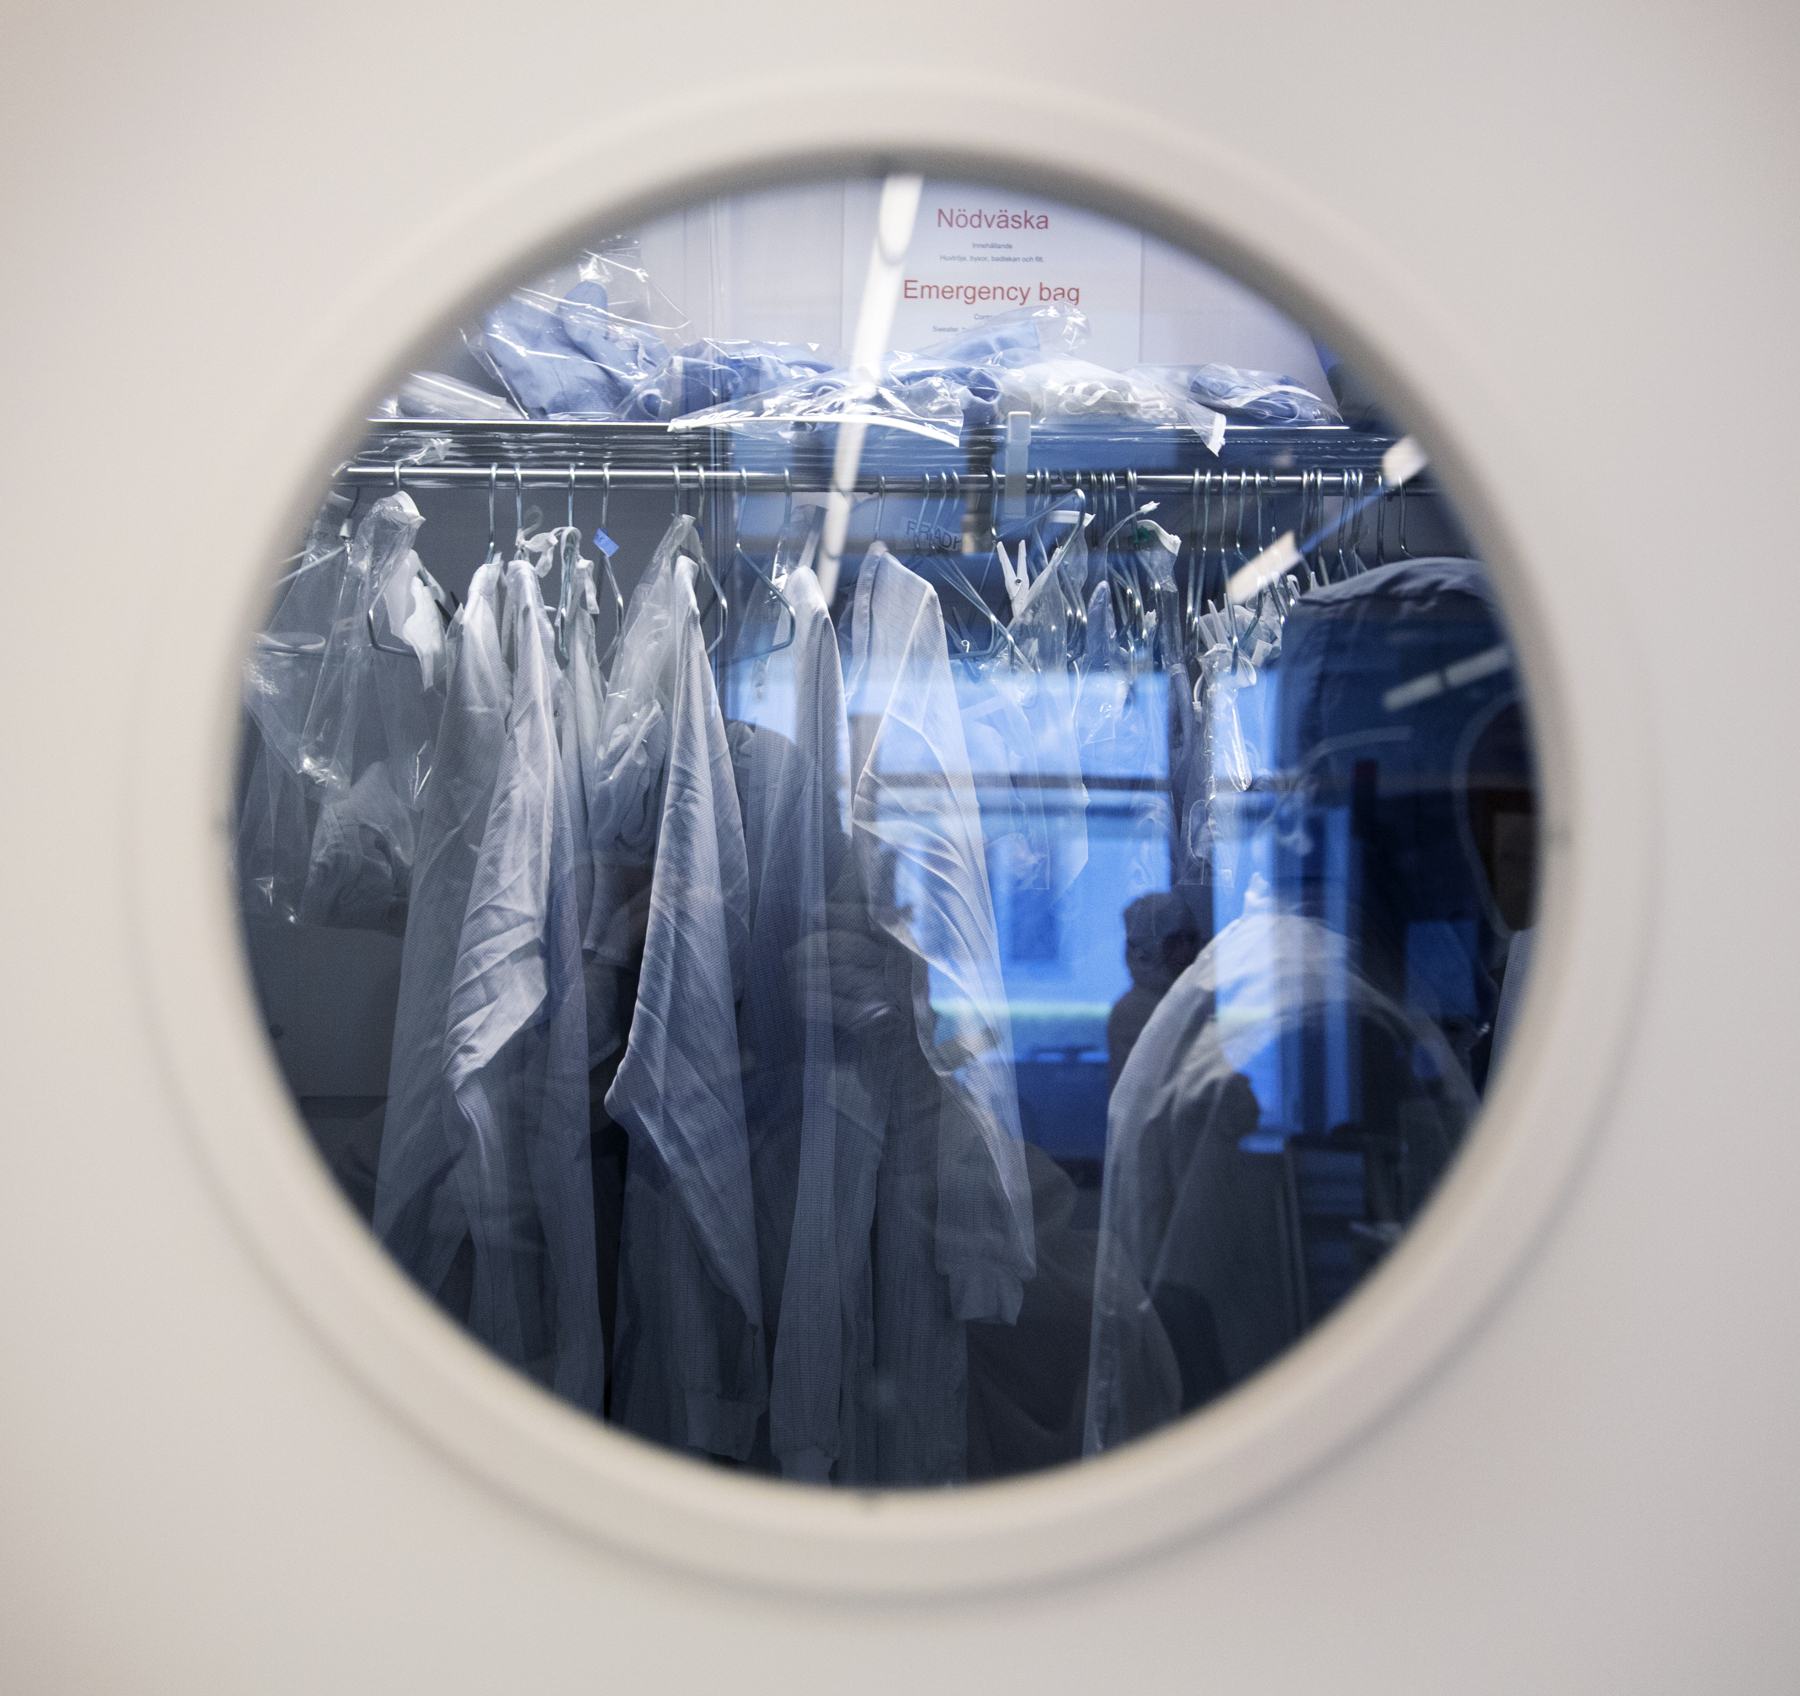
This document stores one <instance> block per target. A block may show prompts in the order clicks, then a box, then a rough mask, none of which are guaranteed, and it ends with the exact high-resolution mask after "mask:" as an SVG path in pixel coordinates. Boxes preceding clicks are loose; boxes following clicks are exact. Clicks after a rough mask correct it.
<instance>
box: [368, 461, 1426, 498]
mask: <svg viewBox="0 0 1800 1696" xmlns="http://www.w3.org/2000/svg"><path fill="white" fill-rule="evenodd" d="M1023 477H1024V483H1025V488H1024V492H1025V494H1026V495H1028V496H1034V497H1044V496H1054V495H1062V494H1072V493H1074V492H1076V491H1077V490H1079V491H1080V492H1082V493H1083V494H1104V495H1115V494H1117V495H1126V496H1130V495H1131V494H1133V493H1140V494H1146V495H1170V496H1173V495H1199V496H1202V497H1204V496H1206V495H1208V494H1211V495H1214V496H1218V495H1230V496H1232V497H1234V498H1235V497H1236V496H1237V495H1239V494H1245V495H1250V496H1255V495H1258V494H1262V495H1276V494H1295V495H1297V494H1327V495H1356V494H1358V493H1365V492H1366V493H1374V492H1376V491H1377V489H1379V488H1381V487H1382V486H1383V485H1382V480H1381V473H1380V470H1379V469H1378V468H1377V469H1374V470H1358V469H1343V470H1337V471H1331V470H1318V471H1256V470H1254V469H1245V470H1242V471H1232V470H1218V471H1174V472H1161V471H1145V472H1137V471H1130V470H1127V471H1068V470H1038V471H1027V472H1025V473H1023ZM332 480H333V481H334V482H337V483H344V484H349V485H353V486H357V487H362V488H373V487H383V488H389V489H458V488H489V487H492V488H495V489H497V490H498V491H499V492H500V493H502V494H504V493H506V492H507V491H509V490H511V489H513V488H515V487H519V488H531V489H567V488H570V487H574V488H579V489H607V490H611V491H614V492H622V491H624V490H628V489H630V490H642V489H666V490H668V491H669V492H670V493H672V494H674V493H679V492H681V491H683V490H692V491H694V492H695V493H696V494H701V493H706V494H726V495H781V494H796V495H798V494H824V493H826V492H828V491H829V490H830V489H831V487H832V483H831V479H830V476H829V474H827V475H825V476H822V477H821V476H815V475H803V476H795V475H793V474H792V473H791V472H785V471H751V470H748V469H730V468H726V469H719V470H714V469H710V468H708V467H706V466H703V465H696V466H680V465H675V466H618V467H613V466H611V465H581V464H579V463H577V462H574V461H571V462H570V463H569V464H567V465H565V466H562V467H560V468H558V467H554V466H547V465H541V464H539V465H531V466H524V465H520V464H518V463H517V462H510V461H495V462H494V464H493V465H491V466H488V465H483V466H473V465H430V464H419V463H411V464H409V463H405V462H403V461H400V460H394V461H390V462H387V463H381V462H377V461H370V460H351V461H349V462H347V463H346V464H344V465H341V466H339V467H338V469H337V470H336V471H335V472H334V473H333V475H332ZM1006 482H1007V479H1006V475H1005V473H1003V472H1001V471H998V470H988V471H986V472H959V471H938V472H925V473H921V474H916V475H913V476H910V477H886V476H878V475H872V476H863V477H858V478H857V480H856V493H857V494H859V495H870V496H878V495H882V494H888V495H893V496H895V497H906V496H921V497H929V498H933V499H937V498H949V499H953V500H954V499H956V498H958V497H960V496H966V495H990V496H993V495H1000V494H1002V493H1004V491H1005V488H1006ZM1393 486H1394V487H1396V488H1397V487H1398V485H1397V484H1396V485H1393ZM1406 488H1407V492H1408V493H1409V494H1414V495H1428V494H1431V493H1432V492H1433V490H1432V488H1431V487H1430V485H1429V484H1428V483H1426V482H1425V481H1424V480H1423V479H1417V478H1415V479H1413V480H1412V481H1410V482H1409V483H1408V484H1407V485H1406Z"/></svg>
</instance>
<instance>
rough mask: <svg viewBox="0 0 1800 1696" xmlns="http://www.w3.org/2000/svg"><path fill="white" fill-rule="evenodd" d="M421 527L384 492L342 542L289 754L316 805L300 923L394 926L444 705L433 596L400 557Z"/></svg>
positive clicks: (416, 568)
mask: <svg viewBox="0 0 1800 1696" xmlns="http://www.w3.org/2000/svg"><path fill="white" fill-rule="evenodd" d="M423 523H424V519H423V518H422V517H421V516H420V514H419V510H418V508H417V507H416V506H415V505H414V504H413V502H412V498H411V497H410V496H408V495H406V494H395V495H389V496H386V497H385V498H384V499H382V500H379V501H377V502H376V503H375V505H374V506H373V507H371V508H370V510H369V511H368V513H367V514H365V515H364V518H363V520H362V522H361V523H360V524H359V525H358V526H357V528H356V534H355V536H354V537H353V538H352V540H351V542H350V548H349V557H348V561H347V564H346V567H345V570H344V572H343V575H342V578H341V580H340V582H339V585H338V597H337V605H336V607H335V608H334V609H333V612H332V615H331V623H330V630H329V634H328V636H327V638H326V642H325V646H324V652H323V655H322V658H321V661H320V665H319V673H318V681H317V684H316V686H315V688H314V691H313V696H312V701H311V704H310V706H309V708H308V711H307V715H306V722H305V727H304V730H303V731H302V735H301V741H300V748H299V759H300V769H301V773H302V775H303V776H304V777H305V778H306V780H307V783H308V786H309V788H310V790H311V791H312V793H313V794H314V795H316V796H317V797H318V800H319V804H320V814H319V821H318V824H317V826H316V827H315V829H314V832H313V841H312V855H311V861H310V864H309V865H308V868H307V876H306V884H305V888H304V891H303V893H302V895H301V898H300V903H299V914H298V917H299V921H300V922H301V923H302V924H312V925H329V926H344V927H348V928H353V929H383V930H391V931H393V932H395V933H396V934H398V932H399V931H400V930H401V929H402V928H403V926H404V923H405V915H406V903H407V899H408V893H409V889H410V885H411V877H412V864H413V857H414V848H415V839H416V836H417V827H418V819H419V813H420V810H421V809H422V807H423V804H424V791H425V785H426V780H427V779H428V777H429V776H430V773H431V762H432V754H433V746H434V743H435V740H436V735H437V725H438V721H439V718H440V717H441V714H442V710H443V699H444V694H443V677H442V672H443V644H444V635H443V625H442V619H441V617H440V614H439V612H438V604H437V600H436V595H437V594H438V593H440V591H437V588H436V585H435V584H434V583H432V582H431V580H430V578H429V576H428V575H427V574H426V573H425V571H424V568H423V567H422V566H421V565H420V563H419V556H418V555H417V554H416V553H414V552H413V550H412V543H413V539H414V537H416V536H417V534H418V532H419V528H420V526H421V525H422V524H423ZM383 624H385V625H386V627H387V630H388V633H389V635H388V642H389V646H387V647H385V648H377V647H376V646H375V641H374V635H373V632H372V628H371V626H372V625H373V626H374V627H376V628H379V626H381V625H383ZM396 637H398V638H400V639H401V640H402V642H403V643H404V646H399V645H397V644H395V642H394V638H396Z"/></svg>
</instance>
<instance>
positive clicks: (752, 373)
mask: <svg viewBox="0 0 1800 1696" xmlns="http://www.w3.org/2000/svg"><path fill="white" fill-rule="evenodd" d="M831 367H832V362H831V361H830V360H829V359H825V358H821V357H820V356H819V351H818V349H817V348H815V347H813V346H811V345H805V346H802V345H800V344H798V343H794V342H751V341H720V340H715V339H711V338H708V339H706V340H704V341H697V342H690V343H688V345H687V346H686V347H683V348H681V349H679V350H678V351H677V352H676V353H674V354H672V355H671V356H670V357H669V359H668V360H667V361H666V362H665V363H664V364H662V365H661V366H659V367H658V368H657V369H656V371H654V372H653V373H652V374H651V375H649V376H647V377H645V378H643V379H641V380H640V381H639V382H638V384H637V386H636V387H635V388H633V390H632V391H631V393H630V394H629V395H628V396H627V397H626V399H625V401H624V402H623V403H622V405H621V408H620V412H621V415H622V416H623V417H625V418H628V419H643V420H646V421H648V422H650V423H659V422H664V421H666V420H668V419H671V418H679V417H681V416H682V415H683V414H684V413H689V412H698V411H700V410H701V409H702V408H704V407H709V406H723V405H725V404H727V403H728V402H731V401H735V400H739V399H741V398H743V397H744V396H746V395H758V394H763V393H765V392H766V391H768V390H770V389H778V388H780V387H782V385H784V384H787V383H792V382H796V381H804V380H806V379H807V378H808V377H811V376H817V375H818V374H819V373H821V372H824V371H829V370H830V369H831Z"/></svg>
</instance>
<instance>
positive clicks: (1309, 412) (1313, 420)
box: [1126, 365, 1343, 425]
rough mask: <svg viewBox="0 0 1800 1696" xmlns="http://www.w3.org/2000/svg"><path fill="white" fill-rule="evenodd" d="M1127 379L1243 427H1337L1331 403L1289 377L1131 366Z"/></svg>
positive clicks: (1216, 368)
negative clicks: (1145, 382) (1147, 384)
mask: <svg viewBox="0 0 1800 1696" xmlns="http://www.w3.org/2000/svg"><path fill="white" fill-rule="evenodd" d="M1126 375H1127V376H1133V377H1141V378H1144V379H1147V380H1148V381H1151V382H1155V383H1161V384H1163V385H1164V386H1166V387H1168V388H1170V389H1172V390H1174V391H1175V392H1176V393H1177V394H1183V395H1187V396H1189V397H1191V398H1192V399H1193V400H1196V401H1198V402H1199V403H1200V404H1201V405H1203V406H1207V407H1210V408H1212V410H1213V411H1215V412H1223V413H1225V414H1227V415H1228V416H1230V417H1232V418H1235V419H1239V420H1241V421H1242V422H1244V423H1246V424H1288V425H1295V424H1341V423H1342V422H1343V419H1342V418H1340V417H1339V416H1338V410H1337V408H1336V407H1335V406H1333V405H1332V404H1331V403H1330V402H1329V401H1326V400H1321V399H1320V398H1319V397H1318V396H1317V395H1315V394H1314V393H1313V392H1312V390H1311V389H1308V388H1306V387H1304V386H1303V385H1302V384H1300V383H1297V382H1296V381H1295V380H1294V379H1293V378H1292V377H1283V376H1279V375H1278V374H1277V373H1275V372H1273V371H1245V370H1241V369H1239V367H1237V366H1235V365H1134V366H1133V367H1132V368H1131V370H1130V371H1129V372H1127V373H1126Z"/></svg>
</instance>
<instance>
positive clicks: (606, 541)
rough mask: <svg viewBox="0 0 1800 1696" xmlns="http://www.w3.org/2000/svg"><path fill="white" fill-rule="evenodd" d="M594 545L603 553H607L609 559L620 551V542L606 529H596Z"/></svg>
mask: <svg viewBox="0 0 1800 1696" xmlns="http://www.w3.org/2000/svg"><path fill="white" fill-rule="evenodd" d="M594 546H595V547H597V548H598V549H599V550H600V551H601V553H603V554H605V555H606V557H607V558H608V559H611V558H612V556H613V555H614V554H616V553H617V552H618V551H619V544H618V543H617V542H615V541H614V540H613V539H612V537H610V536H609V535H607V533H606V532H605V531H604V530H596V531H595V532H594Z"/></svg>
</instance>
